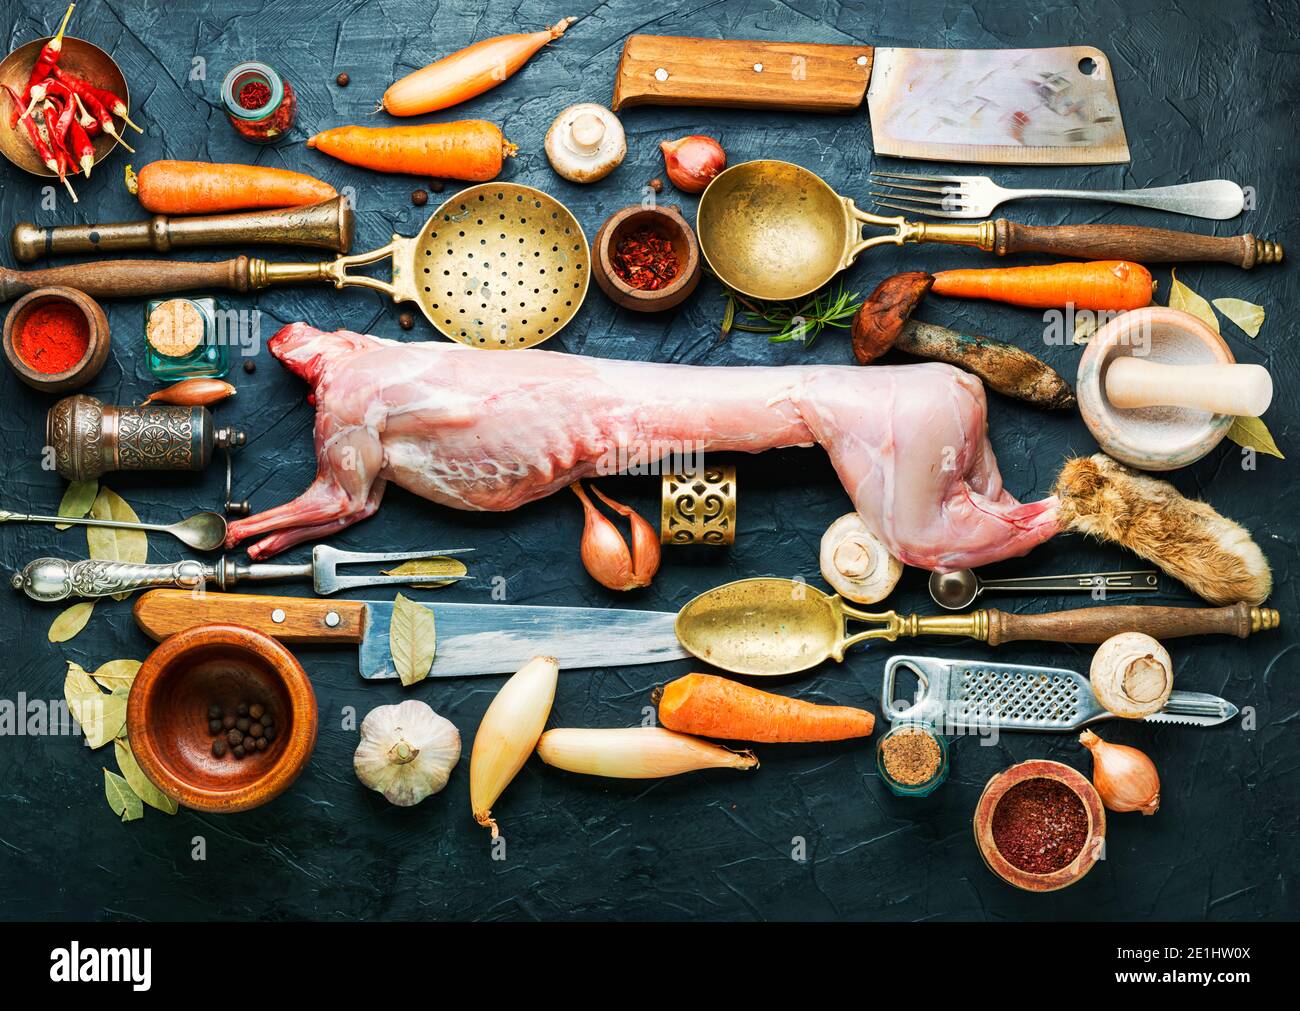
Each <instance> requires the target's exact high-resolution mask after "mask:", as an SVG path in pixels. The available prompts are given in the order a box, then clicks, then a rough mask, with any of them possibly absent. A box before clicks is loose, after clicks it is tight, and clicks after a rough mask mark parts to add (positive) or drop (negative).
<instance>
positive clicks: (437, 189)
mask: <svg viewBox="0 0 1300 1011" xmlns="http://www.w3.org/2000/svg"><path fill="white" fill-rule="evenodd" d="M444 188H445V187H444V186H443V182H442V180H441V179H430V180H429V189H431V190H433V192H434V193H441V192H442V191H443V189H444Z"/></svg>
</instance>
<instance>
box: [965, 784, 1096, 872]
mask: <svg viewBox="0 0 1300 1011" xmlns="http://www.w3.org/2000/svg"><path fill="white" fill-rule="evenodd" d="M1105 840H1106V811H1105V808H1104V807H1103V806H1102V803H1101V796H1100V795H1099V794H1098V793H1097V789H1096V787H1094V786H1093V785H1092V784H1091V783H1090V782H1088V779H1087V777H1085V776H1084V775H1083V774H1082V773H1081V772H1079V771H1078V770H1077V769H1072V768H1071V767H1070V766H1068V765H1063V764H1062V763H1060V762H1049V761H1046V760H1036V761H1031V762H1020V763H1019V764H1018V765H1013V766H1011V767H1010V768H1009V769H1003V770H1002V771H1001V772H999V773H998V774H997V775H996V776H994V777H993V778H992V779H990V780H989V781H988V784H987V785H986V786H985V787H984V792H983V793H982V794H981V795H980V799H979V803H978V804H977V805H976V806H975V842H976V844H977V845H978V846H979V851H980V855H981V856H983V857H984V862H985V863H986V864H987V865H988V868H989V870H991V871H992V872H993V873H994V874H996V875H997V876H998V877H1000V878H1001V879H1002V880H1003V881H1005V882H1007V883H1008V884H1011V885H1015V886H1016V887H1017V888H1022V889H1024V890H1025V891H1027V892H1054V891H1056V890H1057V889H1060V888H1065V887H1066V886H1067V885H1072V884H1074V883H1075V882H1076V881H1078V880H1079V879H1081V878H1082V877H1083V876H1084V875H1085V874H1087V873H1088V872H1089V871H1090V870H1092V867H1093V865H1094V864H1095V863H1096V862H1097V861H1098V860H1099V859H1100V858H1101V855H1102V848H1103V846H1104V844H1105Z"/></svg>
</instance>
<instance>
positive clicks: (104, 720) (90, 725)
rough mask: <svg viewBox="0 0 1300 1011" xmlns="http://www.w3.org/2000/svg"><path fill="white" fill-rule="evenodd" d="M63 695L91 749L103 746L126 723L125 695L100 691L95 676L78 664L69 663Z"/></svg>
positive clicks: (64, 680)
mask: <svg viewBox="0 0 1300 1011" xmlns="http://www.w3.org/2000/svg"><path fill="white" fill-rule="evenodd" d="M63 697H64V699H66V700H67V703H68V711H69V712H71V713H72V715H73V716H74V717H75V718H76V720H77V723H78V724H80V726H81V732H82V733H83V734H84V735H85V737H86V743H87V744H89V745H90V746H91V747H92V748H102V747H103V746H104V745H105V744H107V743H108V742H109V741H111V740H112V739H113V738H115V737H116V736H117V735H118V734H120V733H121V732H122V727H123V725H124V724H125V723H126V694H125V693H122V694H118V693H117V692H114V693H113V694H111V695H109V694H105V693H104V692H102V691H100V690H99V685H97V684H95V679H94V678H93V677H91V676H90V675H89V674H88V673H86V671H85V670H84V669H83V668H82V667H81V666H80V665H79V664H75V663H72V662H69V663H68V673H67V675H66V677H64V679H63Z"/></svg>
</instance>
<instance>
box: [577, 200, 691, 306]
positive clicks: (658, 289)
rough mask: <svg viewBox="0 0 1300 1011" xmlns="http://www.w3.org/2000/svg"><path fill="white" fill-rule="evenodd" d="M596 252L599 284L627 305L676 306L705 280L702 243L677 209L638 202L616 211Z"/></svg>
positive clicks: (599, 237)
mask: <svg viewBox="0 0 1300 1011" xmlns="http://www.w3.org/2000/svg"><path fill="white" fill-rule="evenodd" d="M591 250H592V256H591V259H592V264H591V267H592V273H593V274H594V275H595V278H596V283H597V284H598V285H600V290H601V291H603V292H604V293H605V294H606V295H608V296H609V299H610V301H612V302H613V303H614V304H615V305H620V306H622V307H623V308H624V309H632V310H633V311H635V312H659V311H661V310H663V309H671V308H673V307H674V306H676V305H680V304H681V303H682V302H683V301H684V300H685V299H686V298H687V297H688V296H689V295H690V294H691V292H693V291H694V290H695V288H696V286H697V285H699V283H700V273H701V270H702V267H701V261H700V245H699V243H698V242H697V241H696V239H695V230H694V229H692V228H691V226H690V224H689V223H688V222H687V220H686V219H685V218H684V217H682V215H681V212H680V211H679V210H677V208H676V207H660V206H658V205H655V206H652V207H643V206H641V205H640V204H635V205H633V206H632V207H624V208H623V209H622V210H621V211H616V212H615V213H614V214H612V215H610V217H609V219H608V220H607V221H606V222H605V223H604V224H603V225H601V226H600V231H598V232H597V233H596V240H595V241H594V242H593V243H592V245H591Z"/></svg>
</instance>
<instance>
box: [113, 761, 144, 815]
mask: <svg viewBox="0 0 1300 1011" xmlns="http://www.w3.org/2000/svg"><path fill="white" fill-rule="evenodd" d="M104 796H105V797H107V798H108V806H109V807H111V808H112V809H113V813H114V814H115V815H117V816H118V817H119V818H121V819H122V820H123V821H138V820H139V819H141V818H143V817H144V803H143V802H142V801H141V800H140V798H139V796H138V795H137V794H136V792H135V791H134V790H132V789H131V784H130V783H128V782H127V781H126V780H125V779H123V778H122V777H121V776H119V775H118V774H117V773H116V772H109V771H108V770H107V769H105V770H104Z"/></svg>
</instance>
